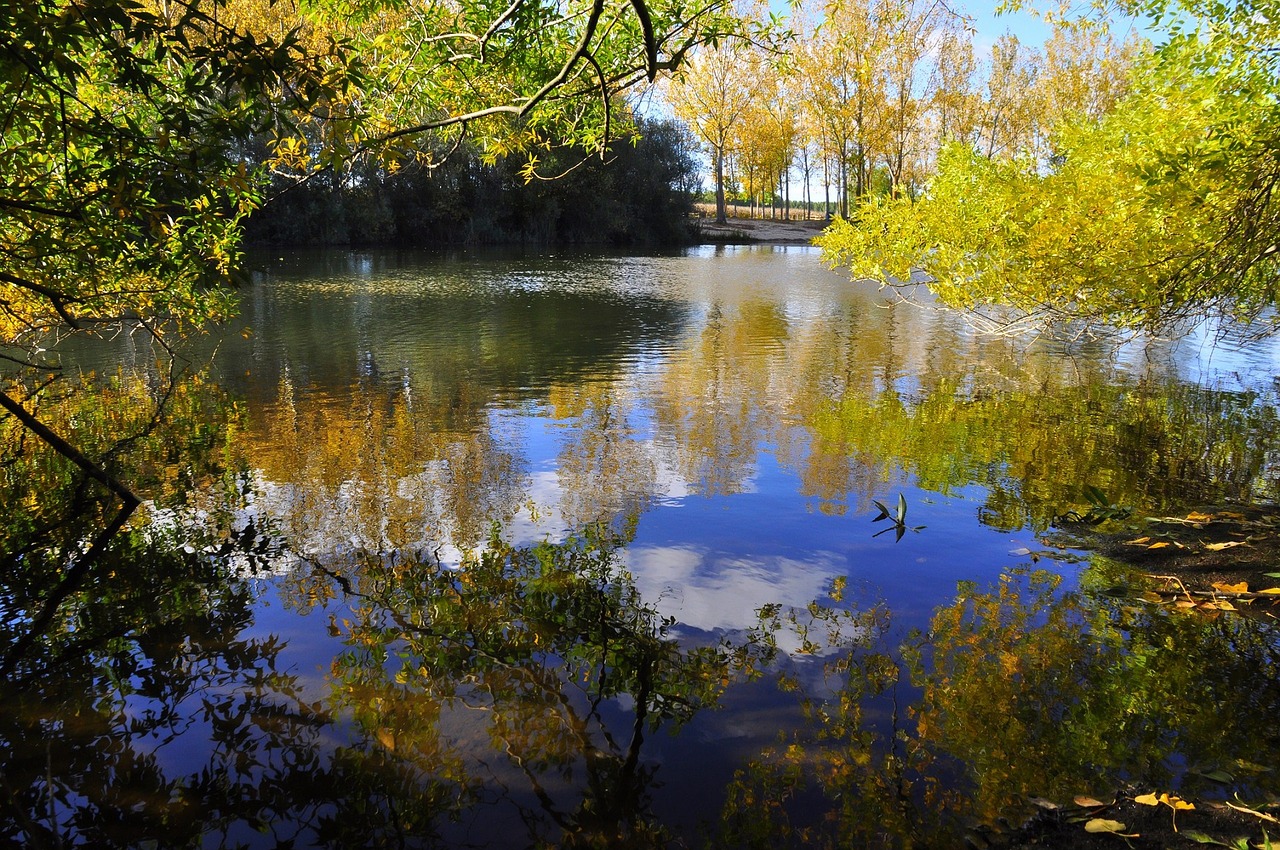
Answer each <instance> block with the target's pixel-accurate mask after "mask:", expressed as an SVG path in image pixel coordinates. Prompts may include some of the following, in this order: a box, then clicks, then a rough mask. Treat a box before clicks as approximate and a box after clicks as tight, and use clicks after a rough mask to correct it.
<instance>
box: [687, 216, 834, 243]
mask: <svg viewBox="0 0 1280 850" xmlns="http://www.w3.org/2000/svg"><path fill="white" fill-rule="evenodd" d="M826 226H827V222H826V221H824V220H822V219H810V220H805V219H799V220H793V221H783V220H778V219H756V218H730V219H729V220H728V222H726V223H725V224H717V223H716V221H715V219H713V218H703V219H697V220H696V221H695V222H694V223H693V228H692V229H693V230H694V232H695V234H696V241H705V242H709V243H714V244H725V245H733V244H742V245H753V244H760V243H764V244H772V245H808V244H810V243H811V242H812V241H813V239H814V237H816V236H818V235H819V234H820V233H822V231H823V230H824V229H825V228H826Z"/></svg>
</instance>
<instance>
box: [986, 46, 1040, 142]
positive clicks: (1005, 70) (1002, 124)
mask: <svg viewBox="0 0 1280 850" xmlns="http://www.w3.org/2000/svg"><path fill="white" fill-rule="evenodd" d="M1038 59H1039V57H1038V55H1037V54H1036V52H1035V51H1034V50H1032V49H1030V48H1028V47H1026V46H1024V45H1023V44H1022V42H1020V41H1019V40H1018V37H1017V36H1015V35H1011V34H1009V33H1005V34H1004V35H1002V36H1000V38H998V39H996V43H995V44H994V45H993V46H992V48H991V61H990V65H989V68H988V72H987V91H986V97H985V98H984V100H983V105H982V111H981V113H980V117H979V119H978V126H977V143H978V149H979V150H981V151H982V152H983V154H985V155H986V156H988V157H1011V156H1014V155H1015V154H1017V153H1019V152H1020V151H1024V150H1030V149H1032V148H1033V147H1034V143H1035V137H1036V129H1037V124H1036V108H1035V106H1036V105H1035V101H1034V100H1033V99H1032V98H1031V97H1030V96H1029V95H1030V93H1031V92H1032V91H1033V89H1034V86H1035V81H1036V75H1037V73H1038Z"/></svg>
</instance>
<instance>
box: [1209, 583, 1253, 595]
mask: <svg viewBox="0 0 1280 850" xmlns="http://www.w3.org/2000/svg"><path fill="white" fill-rule="evenodd" d="M1213 589H1214V590H1220V591H1222V592H1223V593H1248V592H1249V582H1247V581H1242V582H1240V583H1239V584H1227V583H1226V582H1225V581H1215V582H1214V583H1213Z"/></svg>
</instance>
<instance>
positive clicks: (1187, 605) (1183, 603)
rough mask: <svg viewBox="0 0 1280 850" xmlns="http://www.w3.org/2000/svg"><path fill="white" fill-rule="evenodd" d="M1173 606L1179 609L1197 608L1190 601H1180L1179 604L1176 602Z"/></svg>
mask: <svg viewBox="0 0 1280 850" xmlns="http://www.w3.org/2000/svg"><path fill="white" fill-rule="evenodd" d="M1173 604H1174V606H1175V607H1177V608H1194V607H1196V603H1194V602H1192V601H1191V600H1190V599H1179V600H1178V601H1177V602H1175V603H1173Z"/></svg>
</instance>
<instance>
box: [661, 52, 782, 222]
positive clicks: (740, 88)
mask: <svg viewBox="0 0 1280 850" xmlns="http://www.w3.org/2000/svg"><path fill="white" fill-rule="evenodd" d="M755 70H756V60H755V59H754V57H752V55H751V51H750V49H749V48H748V47H747V46H746V45H744V44H742V43H741V42H723V43H721V44H719V45H717V46H713V47H709V48H707V49H705V50H703V51H701V52H700V53H698V54H697V55H695V56H694V57H693V58H692V60H690V62H689V63H688V66H687V67H686V68H685V69H684V71H682V72H681V73H680V74H678V75H676V76H675V77H674V78H673V79H672V80H671V84H670V86H669V88H668V96H669V97H670V99H671V103H672V107H673V109H674V110H675V114H676V116H677V117H679V118H680V119H681V120H682V121H684V122H685V123H686V124H688V125H689V128H690V129H691V130H692V131H693V134H694V135H695V136H697V137H698V139H699V140H701V141H702V143H703V144H705V145H706V146H707V149H708V150H709V151H710V153H711V161H712V171H713V172H714V174H715V184H716V221H717V222H719V223H721V224H724V223H725V222H726V221H727V220H728V213H727V210H726V209H725V198H724V185H725V176H724V172H725V159H726V157H727V156H728V155H729V148H730V144H731V143H732V141H733V134H734V131H735V129H736V128H737V126H738V124H739V122H740V121H741V120H742V117H743V115H744V114H745V112H746V111H747V109H748V107H750V106H751V104H752V103H753V102H754V101H755V98H756V87H757V83H758V81H759V75H758V74H756V73H755Z"/></svg>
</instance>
